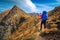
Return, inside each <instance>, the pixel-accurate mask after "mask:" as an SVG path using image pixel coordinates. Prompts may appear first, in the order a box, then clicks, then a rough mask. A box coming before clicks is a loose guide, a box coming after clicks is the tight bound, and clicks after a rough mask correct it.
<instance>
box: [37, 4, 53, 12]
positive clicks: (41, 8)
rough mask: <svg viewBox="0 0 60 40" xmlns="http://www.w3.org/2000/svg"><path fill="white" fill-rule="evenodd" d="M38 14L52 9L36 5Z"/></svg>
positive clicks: (43, 5) (44, 5)
mask: <svg viewBox="0 0 60 40" xmlns="http://www.w3.org/2000/svg"><path fill="white" fill-rule="evenodd" d="M36 6H37V9H38V12H42V11H47V12H48V11H50V10H52V9H53V7H51V6H48V5H46V4H36Z"/></svg>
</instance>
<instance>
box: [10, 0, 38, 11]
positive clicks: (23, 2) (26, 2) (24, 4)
mask: <svg viewBox="0 0 60 40" xmlns="http://www.w3.org/2000/svg"><path fill="white" fill-rule="evenodd" d="M11 1H14V2H16V5H18V6H19V7H20V8H22V9H23V10H25V11H27V12H37V9H36V6H35V4H34V3H33V2H32V1H31V0H17V1H16V0H11Z"/></svg>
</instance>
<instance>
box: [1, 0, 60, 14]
mask: <svg viewBox="0 0 60 40" xmlns="http://www.w3.org/2000/svg"><path fill="white" fill-rule="evenodd" d="M14 5H17V6H18V7H19V8H20V9H22V10H23V11H25V12H27V13H33V12H36V13H41V12H42V11H47V12H48V11H51V10H53V9H54V8H55V7H57V6H60V0H0V12H3V11H5V10H8V9H11V8H13V6H14Z"/></svg>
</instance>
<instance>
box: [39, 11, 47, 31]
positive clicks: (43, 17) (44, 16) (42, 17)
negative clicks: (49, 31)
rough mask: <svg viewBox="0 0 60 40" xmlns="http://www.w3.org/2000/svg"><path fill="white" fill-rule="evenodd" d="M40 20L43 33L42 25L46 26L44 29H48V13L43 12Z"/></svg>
mask: <svg viewBox="0 0 60 40" xmlns="http://www.w3.org/2000/svg"><path fill="white" fill-rule="evenodd" d="M39 18H40V19H41V26H40V31H42V24H44V28H46V21H47V19H48V13H47V12H46V11H43V12H42V14H41V15H40V17H39Z"/></svg>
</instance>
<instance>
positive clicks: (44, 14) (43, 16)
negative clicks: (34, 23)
mask: <svg viewBox="0 0 60 40" xmlns="http://www.w3.org/2000/svg"><path fill="white" fill-rule="evenodd" d="M47 19H48V13H47V12H46V11H43V13H42V20H47Z"/></svg>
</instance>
